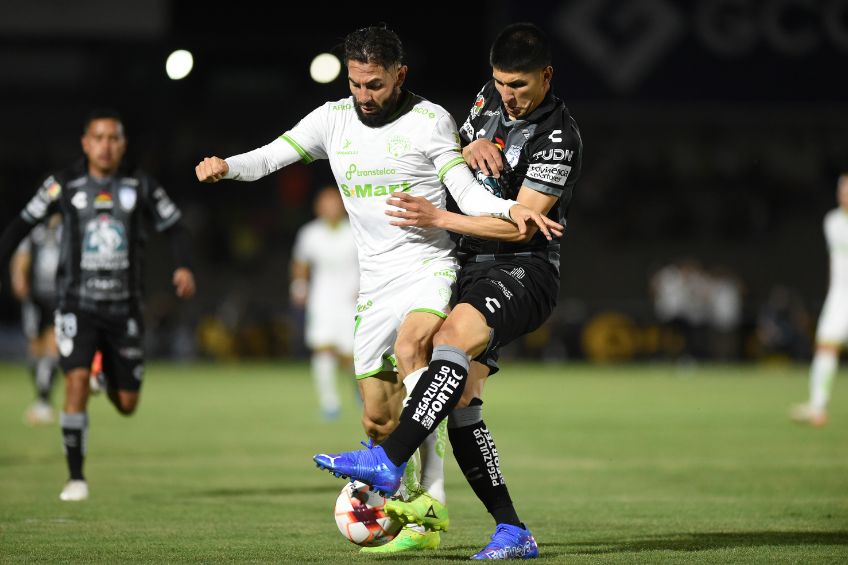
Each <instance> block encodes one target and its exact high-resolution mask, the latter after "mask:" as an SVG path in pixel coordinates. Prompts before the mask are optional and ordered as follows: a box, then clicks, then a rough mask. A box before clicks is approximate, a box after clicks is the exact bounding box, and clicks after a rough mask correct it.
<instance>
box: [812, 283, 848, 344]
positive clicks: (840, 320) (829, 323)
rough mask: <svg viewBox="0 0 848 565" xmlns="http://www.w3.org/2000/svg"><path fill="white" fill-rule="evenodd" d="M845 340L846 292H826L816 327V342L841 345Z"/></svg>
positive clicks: (847, 337) (847, 336)
mask: <svg viewBox="0 0 848 565" xmlns="http://www.w3.org/2000/svg"><path fill="white" fill-rule="evenodd" d="M845 341H848V292H828V293H827V298H826V299H825V301H824V307H823V308H822V311H821V315H820V316H819V323H818V327H817V328H816V343H829V344H833V345H841V344H842V343H845Z"/></svg>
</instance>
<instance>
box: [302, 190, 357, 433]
mask: <svg viewBox="0 0 848 565" xmlns="http://www.w3.org/2000/svg"><path fill="white" fill-rule="evenodd" d="M315 216H316V218H315V219H314V220H312V221H311V222H309V223H307V224H306V225H304V226H303V227H301V228H300V230H298V232H297V237H296V238H295V243H294V250H293V252H292V262H291V285H290V287H289V297H290V300H291V302H292V304H294V305H296V306H299V307H301V308H305V309H306V330H305V334H306V335H305V338H306V345H307V346H308V347H309V349H310V351H311V352H312V359H311V363H312V378H313V380H314V381H315V392H316V393H317V395H318V402H319V404H320V406H321V413H322V414H323V416H324V418H326V419H327V420H335V419H336V418H337V417H338V416H339V412H340V410H341V400H340V398H339V390H338V384H337V379H336V372H337V370H338V369H339V367H341V368H342V369H343V370H344V371H345V372H347V371H348V370H351V371H352V370H353V325H352V322H353V317H354V316H355V315H356V295H357V292H358V288H359V262H358V260H357V257H356V244H355V243H354V241H353V235H352V233H351V229H350V222H348V220H347V215H346V214H345V209H344V203H343V202H342V198H341V196H339V189H338V188H337V187H335V186H327V187H325V188H322V189H321V191H320V192H318V196H317V197H316V198H315Z"/></svg>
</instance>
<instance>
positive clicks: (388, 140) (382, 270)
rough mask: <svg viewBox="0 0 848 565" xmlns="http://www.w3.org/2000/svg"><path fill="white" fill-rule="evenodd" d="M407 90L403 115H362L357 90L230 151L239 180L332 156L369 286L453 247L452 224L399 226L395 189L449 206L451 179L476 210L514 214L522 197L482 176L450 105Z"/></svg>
mask: <svg viewBox="0 0 848 565" xmlns="http://www.w3.org/2000/svg"><path fill="white" fill-rule="evenodd" d="M402 96H403V98H402V99H401V102H400V106H399V108H398V109H397V114H398V117H397V118H395V119H394V120H392V121H391V122H389V123H387V124H385V125H383V126H381V127H368V126H366V125H364V124H363V123H362V122H361V121H360V120H359V117H358V116H357V114H356V110H355V109H354V101H353V97H352V96H351V97H347V98H343V99H341V100H337V101H335V102H327V103H326V104H324V105H323V106H320V107H319V108H317V109H315V110H313V111H312V112H310V113H309V114H308V115H307V116H306V117H304V118H303V119H302V120H301V121H300V122H299V123H298V124H297V125H296V126H295V127H294V128H292V129H291V130H289V131H287V132H286V133H285V134H283V135H282V136H281V137H280V138H279V139H277V140H275V141H273V142H271V143H269V144H268V145H265V146H263V147H260V148H259V149H255V150H253V151H251V152H249V153H245V154H242V155H236V156H233V157H229V158H227V164H228V165H229V172H228V173H227V175H226V178H231V179H236V180H254V179H257V178H261V177H262V176H265V175H267V174H269V173H271V172H273V171H275V170H277V169H279V168H281V167H284V166H286V165H289V164H291V163H293V162H295V161H297V160H298V159H300V160H301V161H303V162H305V163H310V162H312V161H314V160H316V159H329V161H330V167H331V169H332V171H333V174H334V176H335V178H336V184H337V185H338V186H339V190H340V191H341V194H342V200H343V201H344V205H345V209H346V210H347V213H348V216H349V218H350V223H351V227H352V228H353V237H354V240H355V242H356V245H357V248H358V250H359V268H360V277H361V278H360V291H361V292H370V291H374V290H377V289H380V288H385V287H386V286H388V285H389V284H391V283H392V282H393V281H395V280H396V279H397V278H398V277H400V276H401V275H402V274H403V273H407V272H410V271H413V270H416V268H420V267H421V266H422V264H423V263H425V262H429V261H434V260H435V261H438V260H440V259H444V258H447V257H449V256H450V255H451V253H452V251H453V247H454V245H453V242H452V241H451V240H450V238H449V237H448V234H447V232H445V231H444V230H441V229H438V228H419V227H403V228H400V227H397V226H392V225H391V224H390V221H391V217H390V216H387V215H386V214H385V212H386V210H388V209H389V205H388V204H387V202H386V200H387V199H388V198H389V197H390V195H391V193H392V192H408V193H410V194H413V195H415V196H422V197H424V198H426V199H427V200H429V201H430V202H431V203H433V204H434V205H435V206H437V207H439V208H444V207H445V200H446V196H445V187H447V188H448V190H449V191H450V193H451V195H452V196H453V197H454V200H456V202H457V204H458V205H459V207H460V209H461V210H462V211H463V212H465V213H466V214H469V215H492V216H497V217H501V218H509V210H510V208H511V207H512V206H513V205H514V204H516V202H515V201H514V200H505V199H501V198H498V197H497V196H494V195H493V194H491V193H490V192H488V191H487V190H486V189H484V188H483V187H482V186H481V185H480V184H478V183H477V181H476V180H475V179H474V176H473V175H472V174H471V170H470V169H469V168H468V167H467V166H466V165H465V161H464V160H463V159H462V154H461V151H460V147H459V134H458V133H457V130H456V124H455V123H454V121H453V118H452V117H451V116H450V114H448V112H447V111H446V110H445V109H444V108H442V107H441V106H438V105H436V104H433V103H432V102H429V101H427V100H424V99H423V98H421V97H419V96H416V95H414V94H412V93H409V92H404V93H403V94H402Z"/></svg>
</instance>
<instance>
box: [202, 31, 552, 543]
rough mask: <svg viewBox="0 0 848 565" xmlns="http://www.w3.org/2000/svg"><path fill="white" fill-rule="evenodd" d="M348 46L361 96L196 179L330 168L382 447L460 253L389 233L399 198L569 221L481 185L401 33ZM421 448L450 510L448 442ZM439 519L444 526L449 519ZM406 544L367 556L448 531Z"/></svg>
mask: <svg viewBox="0 0 848 565" xmlns="http://www.w3.org/2000/svg"><path fill="white" fill-rule="evenodd" d="M344 49H345V55H344V62H345V65H346V66H347V71H348V84H349V87H350V92H351V94H352V96H350V97H346V98H343V99H341V100H337V101H332V102H327V103H325V104H324V105H322V106H321V107H319V108H317V109H316V110H314V111H313V112H311V113H310V114H308V115H307V116H306V117H304V118H303V119H302V120H301V121H300V122H299V123H298V124H297V125H296V126H295V127H294V128H292V129H291V130H289V131H287V132H286V133H285V134H283V135H282V136H280V137H279V138H277V139H276V140H274V141H272V142H271V143H270V144H268V145H266V146H264V147H260V148H259V149H255V150H253V151H251V152H249V153H245V154H242V155H237V156H234V157H229V158H228V159H226V160H223V159H220V158H218V157H207V158H206V159H204V160H203V161H202V162H201V163H199V164H198V165H197V168H196V174H197V178H198V179H199V180H200V181H201V182H216V181H218V180H221V179H225V178H226V179H235V180H244V181H250V180H256V179H258V178H261V177H263V176H265V175H268V174H270V173H272V172H274V171H276V170H278V169H280V168H282V167H285V166H287V165H290V164H292V163H295V162H297V161H304V162H306V163H310V162H312V161H314V160H316V159H328V160H329V161H330V167H331V169H332V171H333V174H334V176H335V178H336V183H337V184H338V186H339V189H340V191H341V193H342V195H343V200H344V204H345V208H346V209H347V212H348V215H349V217H350V222H351V227H352V231H353V237H354V241H355V242H356V245H357V249H358V250H359V268H360V285H359V298H358V301H357V307H356V310H357V313H356V321H355V324H354V332H355V333H354V367H355V371H356V377H357V379H358V381H359V386H360V392H361V395H362V399H363V403H364V406H363V425H364V427H365V430H366V433H367V434H368V436H369V438H370V439H371V440H373V441H374V442H379V441H382V439H383V438H384V437H385V436H386V435H387V434H388V433H389V432H390V431H391V430H392V429H393V428H394V427H395V425H396V423H397V419H398V416H399V414H400V408H401V402H402V399H403V396H404V393H403V391H404V388H406V391H407V394H408V393H409V392H410V391H412V390H413V388H414V387H415V383H416V382H417V381H418V378H419V377H420V375H421V374H422V372H423V371H424V370H425V369H426V366H427V359H428V358H429V354H430V348H431V343H432V338H433V335H434V334H435V333H436V331H437V330H438V329H439V327H440V326H441V324H442V321H443V319H444V318H445V317H447V313H448V310H449V306H448V304H449V301H450V297H451V287H452V285H453V283H454V282H455V281H456V272H457V262H456V259H455V258H454V256H453V249H454V244H453V242H452V241H451V240H450V238H449V237H448V234H447V233H446V232H445V231H443V230H440V229H436V228H406V229H398V228H396V227H393V226H391V225H390V223H389V219H388V218H387V217H386V215H385V211H386V210H387V209H388V208H389V206H388V204H387V202H386V200H387V198H388V197H389V194H390V193H392V192H396V191H402V192H409V193H410V194H415V195H419V196H423V197H425V198H426V199H427V200H428V201H430V202H431V203H433V204H434V205H435V206H437V207H440V208H444V206H445V187H447V189H448V191H450V193H451V194H452V195H453V197H454V199H455V200H456V202H457V203H458V205H459V207H460V209H462V210H463V211H464V212H467V213H471V214H476V215H489V216H496V217H499V218H505V219H509V220H512V221H515V222H517V223H518V225H519V226H520V231H521V232H522V233H523V232H524V231H525V230H526V229H527V223H528V222H530V223H532V224H535V225H538V226H539V229H540V230H541V231H543V232H544V233H545V234H546V235H547V236H548V237H549V236H550V228H549V225H550V226H558V224H556V222H552V221H550V220H548V219H547V218H544V217H543V216H542V215H541V214H539V213H538V212H535V211H532V210H531V209H529V208H527V207H526V206H523V205H521V204H519V203H517V202H515V201H514V200H504V199H501V198H498V197H496V196H494V195H492V194H491V193H489V192H487V191H486V190H485V189H484V188H482V187H481V186H480V184H478V183H477V181H476V180H475V178H474V176H473V175H472V173H471V171H470V170H469V169H468V167H467V166H466V165H465V162H464V161H463V158H462V154H461V152H460V147H459V137H458V134H457V129H456V124H455V123H454V121H453V119H452V118H451V116H450V114H448V113H447V111H445V110H444V108H442V107H441V106H438V105H436V104H433V103H431V102H429V101H427V100H425V99H423V98H421V97H420V96H417V95H415V94H413V93H412V92H409V91H408V90H405V89H404V88H403V84H404V81H405V79H406V75H407V71H408V68H407V66H406V65H404V64H403V57H404V55H403V46H402V44H401V41H400V39H399V38H398V37H397V35H396V34H395V33H394V32H393V31H391V30H389V29H386V28H385V27H367V28H362V29H359V30H357V31H354V32H352V33H350V34H349V35H348V36H347V37H346V38H345V42H344ZM510 225H512V224H510ZM513 229H514V226H513ZM395 370H396V371H397V373H395ZM441 429H442V430H443V429H444V428H441ZM422 443H423V444H424V445H423V446H422V450H421V469H422V478H421V487H422V488H424V489H426V490H427V491H428V492H429V493H430V495H432V496H433V498H434V500H435V501H437V502H438V503H439V504H441V505H443V504H444V499H445V494H444V471H443V455H444V438H443V435H442V437H441V439H440V437H439V430H434V433H432V434H430V435H429V437H428V438H424V442H422ZM440 513H441V514H443V516H442V517H441V519H440V523H439V526H440V527H441V528H442V529H444V528H446V527H447V524H448V518H447V511H446V510H445V509H444V508H441V509H440ZM395 539H396V540H397V543H395V544H393V545H392V546H390V547H387V546H381V547H374V548H363V551H366V552H372V551H380V552H391V551H401V550H406V549H426V548H434V547H436V546H438V544H439V543H440V538H439V533H438V532H437V531H432V532H423V531H414V530H412V529H404V530H402V531H401V534H400V535H398V536H397V537H396V538H395Z"/></svg>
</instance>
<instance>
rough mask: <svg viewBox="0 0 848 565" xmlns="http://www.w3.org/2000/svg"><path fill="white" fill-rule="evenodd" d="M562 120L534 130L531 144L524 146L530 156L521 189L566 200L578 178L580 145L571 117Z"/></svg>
mask: <svg viewBox="0 0 848 565" xmlns="http://www.w3.org/2000/svg"><path fill="white" fill-rule="evenodd" d="M563 118H564V119H562V120H556V121H552V122H549V123H548V124H545V125H547V126H548V127H546V128H545V129H543V130H541V131H539V130H537V134H538V135H537V137H536V139H535V140H534V143H532V145H531V146H530V147H528V150H529V151H528V152H529V153H530V155H529V159H528V166H527V172H526V173H525V176H524V182H523V183H522V186H526V187H527V188H531V189H533V190H536V191H538V192H541V193H543V194H550V195H552V196H556V197H557V198H562V199H563V200H564V201H568V200H569V199H570V198H571V193H572V191H573V189H574V185H575V184H576V183H577V178H578V177H579V176H580V167H581V161H582V157H583V142H582V141H581V139H580V131H579V130H578V129H577V125H576V124H575V123H574V121H573V120H572V119H571V117H570V116H569V115H568V114H567V113H564V116H563Z"/></svg>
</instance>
